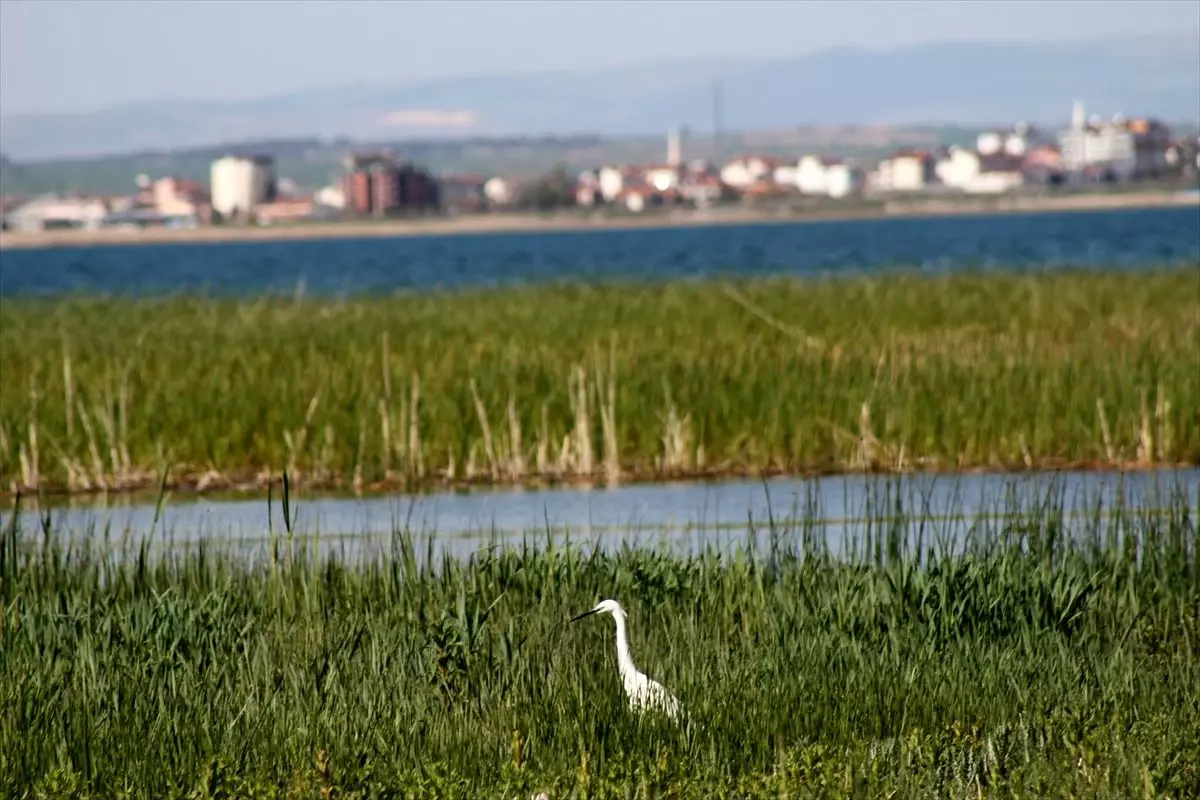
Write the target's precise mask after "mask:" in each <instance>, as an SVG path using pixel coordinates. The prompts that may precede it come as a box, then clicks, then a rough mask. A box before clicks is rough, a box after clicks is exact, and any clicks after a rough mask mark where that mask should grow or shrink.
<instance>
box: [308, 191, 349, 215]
mask: <svg viewBox="0 0 1200 800" xmlns="http://www.w3.org/2000/svg"><path fill="white" fill-rule="evenodd" d="M313 202H314V203H316V204H317V205H319V206H324V207H325V208H334V209H338V210H339V211H340V210H341V209H344V208H345V207H346V190H345V189H343V188H342V187H341V186H336V185H334V186H325V187H323V188H321V189H318V190H317V191H316V194H314V195H313Z"/></svg>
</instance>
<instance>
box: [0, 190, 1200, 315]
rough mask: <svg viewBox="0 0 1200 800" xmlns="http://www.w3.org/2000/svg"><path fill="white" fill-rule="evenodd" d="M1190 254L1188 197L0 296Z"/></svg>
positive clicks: (396, 247) (1102, 260) (192, 265)
mask: <svg viewBox="0 0 1200 800" xmlns="http://www.w3.org/2000/svg"><path fill="white" fill-rule="evenodd" d="M1198 261H1200V204H1197V205H1196V206H1184V207H1173V208H1158V209H1141V210H1113V211H1088V212H1054V213H1036V214H1035V213H1030V214H995V215H978V216H947V217H917V218H895V219H860V220H845V221H821V222H817V221H813V222H778V223H762V224H750V225H722V226H712V227H669V228H639V229H625V230H612V229H609V230H596V231H579V232H553V233H547V232H537V233H495V234H470V235H453V236H412V237H394V238H364V239H322V240H306V241H270V242H254V243H226V244H209V243H204V244H173V245H156V244H145V245H105V246H97V247H60V248H50V249H43V250H6V251H4V252H3V253H2V254H0V295H3V296H9V297H11V296H19V295H46V294H60V293H65V292H87V293H95V292H102V293H119V294H170V293H175V292H180V291H197V290H205V291H208V292H211V293H213V294H233V295H237V294H257V293H261V292H264V291H289V292H290V291H293V290H294V289H295V288H296V287H297V286H298V285H303V286H304V287H305V289H306V291H309V292H315V293H319V294H341V293H354V294H358V293H371V292H393V291H400V290H422V289H432V288H462V287H473V286H497V285H505V284H514V283H525V282H542V281H601V280H618V279H620V280H628V279H635V280H672V279H680V278H697V277H704V276H716V275H722V276H749V275H764V274H781V273H782V274H796V275H815V274H823V273H829V272H844V271H870V270H879V269H887V268H894V267H908V268H917V269H921V270H924V271H928V272H933V273H937V272H944V271H949V270H955V269H964V268H966V269H988V268H996V267H1003V268H1028V269H1044V268H1053V267H1057V266H1065V265H1073V266H1086V267H1101V268H1137V267H1142V266H1147V265H1155V264H1163V263H1196V262H1198Z"/></svg>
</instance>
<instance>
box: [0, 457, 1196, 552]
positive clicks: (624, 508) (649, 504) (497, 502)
mask: <svg viewBox="0 0 1200 800" xmlns="http://www.w3.org/2000/svg"><path fill="white" fill-rule="evenodd" d="M1181 496H1186V498H1187V503H1188V505H1189V507H1191V508H1200V469H1182V470H1159V471H1147V472H1131V473H1125V474H1119V473H1114V472H1061V473H1028V474H1015V475H1014V474H970V475H952V476H947V475H931V474H912V475H905V476H899V477H896V476H892V477H883V476H863V475H848V476H832V477H820V478H812V479H800V478H778V479H772V480H768V481H746V480H739V481H723V482H716V483H690V484H655V485H629V486H621V487H615V488H594V489H587V488H577V487H576V488H560V489H538V490H515V489H504V490H481V491H473V492H461V493H455V492H447V493H441V494H432V495H426V496H419V497H403V498H401V497H371V498H311V499H310V498H304V497H301V498H293V501H292V502H293V509H294V516H295V518H296V523H295V525H294V531H295V533H296V536H297V537H298V538H300V539H302V540H305V541H307V542H308V543H310V544H313V543H315V544H316V546H317V549H319V550H320V551H323V552H329V551H337V552H339V553H341V554H342V555H344V556H346V557H347V558H350V559H354V558H359V557H362V556H364V555H365V556H368V557H369V556H371V555H372V554H377V553H379V552H381V551H386V550H387V548H388V547H389V546H390V542H391V539H392V535H393V533H394V532H396V531H401V530H408V531H410V532H411V533H412V534H414V535H415V538H416V539H418V540H419V541H423V542H424V541H428V543H429V544H430V550H429V551H428V552H429V553H432V554H433V556H434V557H435V558H440V557H441V555H442V554H443V553H444V554H446V555H449V556H451V557H455V558H462V557H465V556H469V555H471V554H473V553H478V552H480V551H481V550H482V549H483V548H485V547H489V546H491V545H494V544H497V543H508V544H520V543H522V542H524V541H533V542H536V543H537V544H538V545H539V546H544V545H545V543H546V542H547V540H554V541H556V542H563V541H565V540H567V539H568V538H569V539H570V540H571V541H573V542H575V543H578V544H583V545H587V546H591V545H597V546H600V547H602V548H606V549H611V548H614V547H622V546H625V545H632V546H647V545H660V544H665V545H668V546H671V547H673V548H682V549H684V550H694V549H696V548H699V547H703V546H707V545H718V546H727V545H735V544H741V545H745V544H747V542H748V539H749V536H750V535H751V532H752V531H754V530H757V531H758V535H759V536H760V537H761V538H762V540H763V541H766V537H767V536H768V528H769V522H768V521H769V520H771V519H773V520H774V522H775V526H776V528H777V529H780V530H790V531H792V534H791V535H793V536H798V535H799V534H798V533H796V532H797V531H798V530H800V529H805V528H809V529H810V530H815V531H818V532H819V536H820V537H821V538H822V539H823V540H824V541H825V543H826V544H827V545H828V546H829V547H830V548H831V550H833V551H835V552H836V551H837V550H838V549H839V547H841V546H842V545H843V544H844V543H845V542H847V541H851V540H853V539H855V538H861V537H862V536H863V535H864V534H865V533H866V531H867V530H868V522H869V521H870V520H874V521H875V525H876V527H877V525H878V520H879V519H880V517H881V516H885V515H893V514H895V513H896V511H897V505H896V504H897V502H899V503H900V504H901V507H902V509H903V510H904V512H905V514H906V515H912V520H911V521H910V522H908V523H906V525H905V529H906V532H907V535H908V536H909V538H910V540H911V539H914V538H915V537H916V536H917V535H918V534H919V533H920V532H921V531H922V530H923V531H924V533H925V535H926V536H927V537H928V539H932V538H934V537H941V538H945V539H947V540H949V541H958V542H961V541H962V540H963V538H964V537H965V536H966V535H967V532H968V531H969V530H970V528H971V525H972V523H974V522H977V521H978V520H979V519H980V518H981V517H992V518H995V517H996V516H997V515H1000V514H1004V513H1010V512H1013V511H1022V510H1023V511H1028V510H1030V509H1031V508H1033V507H1035V506H1036V505H1038V504H1039V503H1043V502H1045V501H1046V500H1047V498H1050V499H1052V500H1054V501H1055V502H1058V501H1061V503H1062V508H1063V510H1064V511H1065V512H1066V514H1068V515H1078V516H1077V519H1078V521H1079V523H1080V524H1083V523H1085V522H1086V520H1087V519H1088V518H1089V516H1090V515H1091V514H1093V513H1094V512H1095V511H1096V509H1097V508H1102V509H1110V510H1111V509H1113V508H1115V507H1116V506H1117V505H1118V504H1119V501H1120V502H1121V503H1124V504H1125V505H1126V506H1127V507H1131V508H1150V507H1163V506H1165V505H1166V504H1167V503H1168V501H1169V500H1170V498H1171V497H1175V498H1179V497H1181ZM50 513H51V520H52V529H53V530H54V531H55V533H56V535H58V536H60V537H63V538H64V539H65V540H69V541H75V542H78V541H81V540H84V539H90V540H92V541H93V542H95V541H103V540H105V539H107V540H109V541H120V540H125V541H127V542H129V543H131V544H134V545H136V544H137V543H138V542H140V541H141V540H142V539H143V538H145V537H146V536H147V535H150V534H151V531H152V530H153V532H154V533H153V539H152V541H153V542H155V543H157V545H161V546H167V547H170V548H172V549H188V548H191V547H194V546H195V545H196V544H198V543H199V542H201V541H205V542H207V543H208V544H212V545H217V546H220V547H222V548H231V549H233V550H235V551H239V552H242V553H247V554H255V553H257V554H262V553H264V552H265V551H266V550H267V548H268V547H269V542H270V530H271V527H270V526H271V524H273V526H274V529H275V530H276V532H281V531H282V530H283V524H282V520H283V517H282V512H281V510H280V508H279V505H278V500H276V504H275V507H274V508H273V509H271V514H272V520H271V522H270V523H269V522H268V505H267V503H266V498H265V497H264V498H259V499H254V500H222V501H214V500H207V499H204V498H199V499H191V500H187V501H183V502H179V503H168V504H167V505H166V506H165V507H164V509H163V511H162V516H161V518H160V519H159V520H158V522H157V525H156V523H155V508H154V506H153V504H145V503H144V501H143V502H141V503H137V504H128V503H121V502H120V501H115V502H112V503H110V504H109V505H107V506H104V505H98V504H96V503H95V502H90V503H86V504H84V503H77V504H76V505H74V506H72V507H66V508H59V509H54V510H52V511H51V512H50ZM11 516H12V515H11V513H10V512H8V511H5V512H4V513H3V514H0V527H2V528H4V529H6V528H7V526H8V525H9V524H10V520H11ZM814 523H817V524H815V526H814ZM39 524H40V523H39V520H38V517H37V515H36V514H35V513H33V512H29V513H25V514H22V515H21V516H20V528H21V530H22V531H24V535H26V536H38V535H39V533H38V530H39ZM106 530H107V534H106V533H105V531H106ZM425 554H426V551H424V550H422V555H425Z"/></svg>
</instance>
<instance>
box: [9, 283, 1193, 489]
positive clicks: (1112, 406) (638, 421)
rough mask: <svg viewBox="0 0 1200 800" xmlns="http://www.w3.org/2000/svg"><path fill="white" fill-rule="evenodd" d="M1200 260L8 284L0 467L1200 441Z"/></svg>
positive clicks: (351, 473) (855, 465)
mask: <svg viewBox="0 0 1200 800" xmlns="http://www.w3.org/2000/svg"><path fill="white" fill-rule="evenodd" d="M1197 296H1200V269H1197V267H1195V266H1189V267H1178V268H1162V269H1148V270H1144V271H1140V272H1128V273H1124V274H1118V273H1107V272H1089V271H1082V270H1081V271H1065V272H1055V273H1053V274H1040V275H1037V274H1026V275H1016V274H975V275H968V276H957V277H933V276H920V275H892V276H888V277H879V278H870V279H868V278H845V279H838V280H825V281H818V280H809V281H804V280H795V279H772V280H758V281H753V282H742V283H737V284H735V285H728V284H721V283H716V282H698V283H678V284H671V285H651V286H629V285H611V286H601V287H588V286H565V287H541V288H524V289H504V290H496V291H471V292H462V293H444V294H429V295H412V296H395V297H388V298H364V299H349V300H345V301H338V300H334V299H317V298H307V297H261V298H258V299H254V300H226V299H212V298H204V297H184V298H170V299H145V300H131V299H100V298H72V299H44V300H4V301H0V318H2V323H3V324H0V356H2V359H3V363H4V380H3V381H2V382H0V480H2V482H3V485H4V486H5V488H6V489H9V490H11V488H12V487H13V486H15V485H19V484H25V485H27V486H35V485H36V486H41V487H42V488H49V489H54V488H62V489H70V490H73V491H84V490H88V489H93V490H94V489H96V488H97V487H101V486H107V487H109V488H115V487H131V486H153V485H157V482H158V477H157V476H158V475H159V474H160V473H161V472H162V471H163V470H169V475H170V480H171V482H172V483H176V484H179V485H181V486H183V487H185V488H186V487H187V486H197V485H199V486H202V487H205V486H207V487H213V488H216V487H222V486H229V485H238V484H245V483H249V484H253V483H256V482H261V481H263V480H266V479H267V478H268V477H269V476H271V475H272V474H274V475H278V473H279V471H280V470H282V469H283V468H285V467H286V468H288V469H289V470H290V471H291V473H292V474H293V476H295V477H297V479H298V480H299V481H301V482H303V483H307V484H309V485H316V484H321V485H327V486H342V487H351V486H357V487H362V488H369V487H371V486H375V487H376V488H379V487H384V486H397V485H410V486H414V485H421V484H429V483H436V482H464V481H496V482H502V481H521V480H529V479H532V478H535V477H540V478H543V479H550V480H557V479H572V478H579V477H602V476H610V477H615V476H619V477H621V478H625V479H629V478H655V477H663V476H669V475H687V474H699V473H708V474H712V473H716V474H721V473H743V472H772V471H802V470H848V469H900V468H904V469H907V468H924V469H966V468H1026V467H1041V466H1057V465H1065V464H1077V465H1116V464H1122V465H1130V464H1152V463H1179V462H1194V461H1196V460H1197V458H1198V453H1200V414H1198V412H1197V407H1196V405H1195V403H1194V402H1191V398H1194V397H1195V390H1196V386H1197V385H1200V304H1198V303H1197V301H1196V298H1197Z"/></svg>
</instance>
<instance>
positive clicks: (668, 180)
mask: <svg viewBox="0 0 1200 800" xmlns="http://www.w3.org/2000/svg"><path fill="white" fill-rule="evenodd" d="M643 178H644V179H645V181H646V183H648V184H650V185H651V186H653V187H654V188H655V189H656V190H658V191H660V192H665V191H668V190H670V189H674V188H676V187H678V186H679V168H678V167H673V166H653V167H646V170H645V172H644V173H643Z"/></svg>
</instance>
